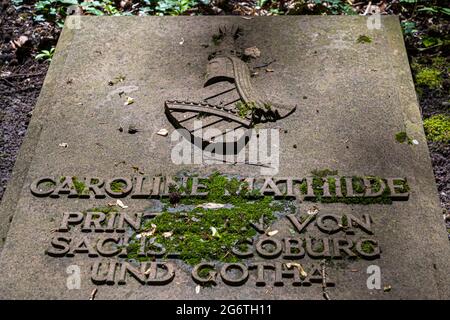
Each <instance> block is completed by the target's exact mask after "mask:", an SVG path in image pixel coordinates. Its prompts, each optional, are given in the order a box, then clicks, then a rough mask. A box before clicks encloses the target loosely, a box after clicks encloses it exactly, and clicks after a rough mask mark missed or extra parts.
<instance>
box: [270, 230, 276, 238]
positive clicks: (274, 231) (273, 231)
mask: <svg viewBox="0 0 450 320" xmlns="http://www.w3.org/2000/svg"><path fill="white" fill-rule="evenodd" d="M277 233H278V230H272V231H269V232H267V235H268V236H269V237H271V236H274V235H276V234H277Z"/></svg>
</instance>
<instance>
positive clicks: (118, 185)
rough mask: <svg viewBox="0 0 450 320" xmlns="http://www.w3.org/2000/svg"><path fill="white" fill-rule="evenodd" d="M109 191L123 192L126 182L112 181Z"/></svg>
mask: <svg viewBox="0 0 450 320" xmlns="http://www.w3.org/2000/svg"><path fill="white" fill-rule="evenodd" d="M110 187H111V191H113V192H123V190H124V188H125V187H126V184H125V183H124V182H122V181H113V182H112V183H111V185H110Z"/></svg>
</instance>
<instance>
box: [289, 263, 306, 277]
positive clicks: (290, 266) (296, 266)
mask: <svg viewBox="0 0 450 320" xmlns="http://www.w3.org/2000/svg"><path fill="white" fill-rule="evenodd" d="M286 267H287V268H288V269H292V268H297V269H298V271H299V272H300V275H301V276H302V278H306V277H307V276H308V273H306V271H305V269H303V267H302V265H301V264H300V263H295V262H289V263H286Z"/></svg>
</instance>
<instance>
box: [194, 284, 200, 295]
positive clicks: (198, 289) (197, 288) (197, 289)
mask: <svg viewBox="0 0 450 320" xmlns="http://www.w3.org/2000/svg"><path fill="white" fill-rule="evenodd" d="M195 293H196V294H199V293H200V285H199V284H198V285H197V286H196V287H195Z"/></svg>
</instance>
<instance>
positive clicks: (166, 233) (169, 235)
mask: <svg viewBox="0 0 450 320" xmlns="http://www.w3.org/2000/svg"><path fill="white" fill-rule="evenodd" d="M162 235H163V237H164V238H170V237H171V236H172V235H173V232H172V231H168V232H163V234H162Z"/></svg>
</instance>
